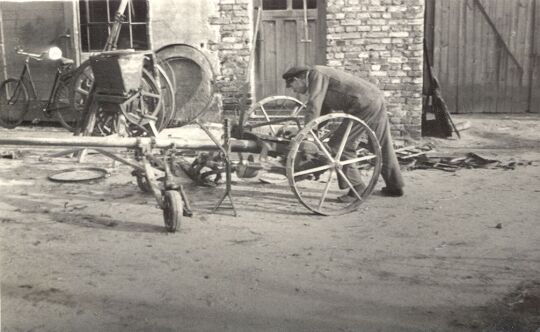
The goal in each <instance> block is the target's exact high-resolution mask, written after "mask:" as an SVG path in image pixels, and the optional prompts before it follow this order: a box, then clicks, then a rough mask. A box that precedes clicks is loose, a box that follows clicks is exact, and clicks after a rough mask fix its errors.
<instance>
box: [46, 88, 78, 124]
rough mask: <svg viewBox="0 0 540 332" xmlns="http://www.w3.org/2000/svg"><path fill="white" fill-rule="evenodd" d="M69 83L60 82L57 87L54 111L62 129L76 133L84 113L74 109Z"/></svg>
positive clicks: (53, 102) (53, 103)
mask: <svg viewBox="0 0 540 332" xmlns="http://www.w3.org/2000/svg"><path fill="white" fill-rule="evenodd" d="M68 83H69V81H68V82H66V81H63V80H59V81H58V86H57V87H56V91H55V92H54V97H53V101H52V105H53V109H52V111H53V112H54V113H55V114H56V117H57V118H58V121H60V124H61V125H62V127H64V128H66V129H67V130H69V131H74V130H75V128H76V126H77V121H79V118H80V116H81V113H82V112H81V110H76V109H74V108H73V106H72V103H71V87H70V86H69V85H68Z"/></svg>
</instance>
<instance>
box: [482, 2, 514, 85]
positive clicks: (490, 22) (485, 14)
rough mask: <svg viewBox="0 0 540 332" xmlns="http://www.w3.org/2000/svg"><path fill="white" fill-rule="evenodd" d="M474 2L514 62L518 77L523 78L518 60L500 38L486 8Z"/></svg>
mask: <svg viewBox="0 0 540 332" xmlns="http://www.w3.org/2000/svg"><path fill="white" fill-rule="evenodd" d="M474 2H475V4H476V5H477V6H478V8H479V9H480V12H481V13H482V15H484V17H485V18H486V21H487V23H488V24H489V26H490V27H491V28H492V29H493V32H495V35H496V36H497V39H498V40H499V42H500V43H501V44H502V46H503V47H504V49H505V50H506V52H507V53H508V55H509V56H510V58H511V59H512V60H513V61H514V63H515V64H516V66H517V67H518V69H519V72H520V76H521V77H523V66H522V65H521V63H520V62H519V61H518V59H517V58H516V56H515V55H514V53H513V52H512V50H510V47H509V46H508V44H507V43H506V41H505V40H504V38H503V37H502V36H501V34H500V32H499V30H498V29H497V26H496V25H495V23H494V22H493V20H492V19H491V17H490V16H489V14H488V13H487V12H486V8H485V7H484V5H482V3H481V2H480V0H475V1H474Z"/></svg>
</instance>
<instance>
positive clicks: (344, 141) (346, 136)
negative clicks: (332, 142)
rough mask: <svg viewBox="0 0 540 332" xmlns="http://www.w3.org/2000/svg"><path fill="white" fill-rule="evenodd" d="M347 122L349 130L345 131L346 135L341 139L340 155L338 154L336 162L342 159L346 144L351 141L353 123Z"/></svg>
mask: <svg viewBox="0 0 540 332" xmlns="http://www.w3.org/2000/svg"><path fill="white" fill-rule="evenodd" d="M345 121H347V129H346V130H345V133H344V134H343V137H342V138H341V144H340V145H339V150H338V153H337V154H336V160H340V159H341V154H342V153H343V149H345V144H347V140H348V139H349V135H350V134H351V128H352V125H353V123H352V121H349V120H345Z"/></svg>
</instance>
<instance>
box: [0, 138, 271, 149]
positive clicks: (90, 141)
mask: <svg viewBox="0 0 540 332" xmlns="http://www.w3.org/2000/svg"><path fill="white" fill-rule="evenodd" d="M0 145H35V146H77V147H97V148H137V147H141V146H150V147H152V148H158V149H167V148H176V149H181V150H182V149H186V150H209V151H211V150H219V147H218V146H217V145H216V144H214V142H211V141H200V142H197V141H194V140H187V139H183V138H166V139H164V138H153V137H88V136H73V137H69V138H42V137H17V138H10V137H2V138H0ZM231 150H232V151H233V152H251V153H258V152H260V151H261V148H260V146H259V144H258V143H257V142H256V141H251V140H236V139H232V140H231Z"/></svg>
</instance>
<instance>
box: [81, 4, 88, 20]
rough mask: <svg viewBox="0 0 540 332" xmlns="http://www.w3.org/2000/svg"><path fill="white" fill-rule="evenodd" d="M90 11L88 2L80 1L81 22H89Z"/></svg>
mask: <svg viewBox="0 0 540 332" xmlns="http://www.w3.org/2000/svg"><path fill="white" fill-rule="evenodd" d="M86 15H88V13H87V12H86V3H85V2H84V1H81V2H79V16H80V17H81V24H86V23H88V18H87V17H86Z"/></svg>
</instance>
